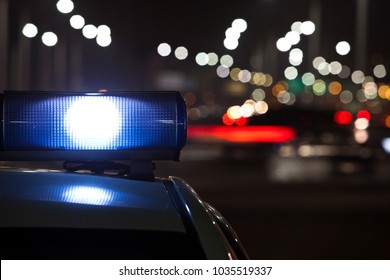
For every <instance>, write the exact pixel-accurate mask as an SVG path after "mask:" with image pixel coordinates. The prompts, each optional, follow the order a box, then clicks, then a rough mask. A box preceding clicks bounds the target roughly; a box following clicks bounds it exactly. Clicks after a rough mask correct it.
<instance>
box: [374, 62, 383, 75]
mask: <svg viewBox="0 0 390 280" xmlns="http://www.w3.org/2000/svg"><path fill="white" fill-rule="evenodd" d="M374 75H375V77H377V78H384V77H385V76H386V68H385V66H384V65H383V64H379V65H376V66H375V67H374Z"/></svg>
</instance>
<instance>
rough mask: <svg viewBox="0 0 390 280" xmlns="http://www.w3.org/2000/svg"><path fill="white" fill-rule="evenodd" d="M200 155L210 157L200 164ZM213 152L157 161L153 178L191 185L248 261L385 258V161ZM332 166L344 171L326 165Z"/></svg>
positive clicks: (388, 254)
mask: <svg viewBox="0 0 390 280" xmlns="http://www.w3.org/2000/svg"><path fill="white" fill-rule="evenodd" d="M189 153H195V154H198V158H197V159H196V160H194V157H193V154H191V156H188V154H189ZM202 153H204V156H205V155H209V158H208V159H204V160H202ZM213 154H214V155H215V151H214V152H213V151H212V150H210V151H209V152H208V153H207V152H206V151H203V152H202V151H201V150H199V151H197V152H195V151H194V150H191V148H190V149H189V150H186V151H184V154H183V160H182V161H181V162H179V163H175V162H174V163H172V162H159V163H157V168H156V175H158V176H167V175H172V174H174V175H175V176H178V177H182V178H184V179H185V180H186V181H187V182H188V183H190V184H191V185H192V187H193V188H194V189H196V191H197V192H198V193H199V194H200V195H201V196H202V198H203V199H205V200H206V201H208V202H210V203H211V204H212V205H214V206H215V207H216V208H217V209H219V210H220V211H221V212H222V213H223V214H224V216H225V217H226V218H227V219H228V221H229V222H230V223H231V224H232V226H233V227H234V228H235V230H236V232H237V234H238V235H239V237H240V239H241V241H242V242H243V244H244V246H245V247H246V249H247V251H248V254H249V255H250V257H251V258H253V259H389V258H390V219H389V218H390V184H389V182H390V180H389V177H390V174H389V173H390V172H388V171H390V164H389V163H388V162H386V161H383V162H375V163H374V162H373V163H368V164H365V165H363V166H359V165H358V164H357V163H345V162H344V163H334V162H327V161H326V160H324V159H307V160H304V161H302V160H299V159H283V158H278V157H270V158H268V159H262V160H253V159H252V160H223V159H211V158H210V157H212V155H213ZM189 158H192V160H191V159H189ZM336 164H339V168H338V169H340V170H341V171H343V172H339V173H336V172H335V168H331V167H332V166H334V165H336ZM364 169H367V170H364ZM368 170H369V171H370V174H368ZM288 178H289V179H288Z"/></svg>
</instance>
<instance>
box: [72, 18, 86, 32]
mask: <svg viewBox="0 0 390 280" xmlns="http://www.w3.org/2000/svg"><path fill="white" fill-rule="evenodd" d="M69 22H70V26H72V27H73V28H74V29H81V28H83V27H84V25H85V19H84V18H83V17H82V16H80V15H73V16H72V17H71V18H70V19H69Z"/></svg>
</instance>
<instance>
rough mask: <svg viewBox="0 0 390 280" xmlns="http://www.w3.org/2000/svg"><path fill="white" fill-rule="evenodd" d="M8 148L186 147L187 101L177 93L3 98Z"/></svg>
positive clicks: (127, 148) (44, 95)
mask: <svg viewBox="0 0 390 280" xmlns="http://www.w3.org/2000/svg"><path fill="white" fill-rule="evenodd" d="M3 107H4V111H3V114H4V117H3V118H4V119H3V131H4V134H3V135H4V136H3V138H4V139H3V146H4V148H5V149H12V150H45V149H48V150H106V151H107V150H130V149H145V148H146V149H168V150H176V149H177V148H179V146H180V148H179V149H181V148H182V147H183V145H184V143H185V136H186V134H185V129H186V119H185V117H186V115H185V110H186V109H185V104H184V100H183V99H182V98H181V97H180V95H179V94H178V93H174V92H150V93H145V92H144V93H139V92H138V93H137V92H132V93H128V95H126V94H120V95H117V96H114V95H102V94H99V93H93V94H92V95H90V94H84V95H69V94H58V95H54V94H50V93H49V94H47V93H36V94H34V93H15V94H5V95H4V103H3Z"/></svg>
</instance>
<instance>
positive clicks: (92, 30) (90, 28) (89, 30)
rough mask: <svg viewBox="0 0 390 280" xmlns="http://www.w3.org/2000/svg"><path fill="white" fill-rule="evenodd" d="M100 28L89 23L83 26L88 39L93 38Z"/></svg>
mask: <svg viewBox="0 0 390 280" xmlns="http://www.w3.org/2000/svg"><path fill="white" fill-rule="evenodd" d="M97 34H98V30H97V27H96V26H94V25H93V24H87V25H85V26H84V27H83V35H84V37H85V38H87V39H93V38H95V37H96V36H97Z"/></svg>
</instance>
